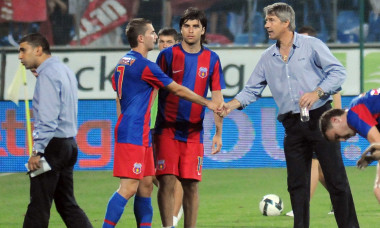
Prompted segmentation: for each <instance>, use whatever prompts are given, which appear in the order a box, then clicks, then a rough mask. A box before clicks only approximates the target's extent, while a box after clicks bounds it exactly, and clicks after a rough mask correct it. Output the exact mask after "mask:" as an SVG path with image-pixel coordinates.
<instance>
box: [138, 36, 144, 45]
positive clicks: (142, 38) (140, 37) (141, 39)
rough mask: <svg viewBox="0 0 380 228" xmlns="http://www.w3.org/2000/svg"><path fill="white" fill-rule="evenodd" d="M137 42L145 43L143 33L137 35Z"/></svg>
mask: <svg viewBox="0 0 380 228" xmlns="http://www.w3.org/2000/svg"><path fill="white" fill-rule="evenodd" d="M137 43H144V36H143V35H138V36H137Z"/></svg>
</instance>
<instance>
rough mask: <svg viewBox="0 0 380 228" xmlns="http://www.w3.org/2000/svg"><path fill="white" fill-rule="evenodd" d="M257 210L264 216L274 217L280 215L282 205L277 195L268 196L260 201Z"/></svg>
mask: <svg viewBox="0 0 380 228" xmlns="http://www.w3.org/2000/svg"><path fill="white" fill-rule="evenodd" d="M259 208H260V211H261V214H263V215H265V216H276V215H280V214H281V212H282V210H283V209H284V203H283V202H282V200H281V198H280V197H279V196H278V195H275V194H268V195H265V196H264V197H263V199H262V200H261V201H260V204H259Z"/></svg>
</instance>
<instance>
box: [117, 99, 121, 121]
mask: <svg viewBox="0 0 380 228" xmlns="http://www.w3.org/2000/svg"><path fill="white" fill-rule="evenodd" d="M116 114H117V117H119V116H120V114H121V106H120V99H119V96H117V95H116Z"/></svg>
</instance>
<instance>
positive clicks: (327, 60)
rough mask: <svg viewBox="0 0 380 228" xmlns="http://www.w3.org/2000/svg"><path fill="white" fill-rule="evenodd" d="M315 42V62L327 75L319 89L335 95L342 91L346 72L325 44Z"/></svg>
mask: <svg viewBox="0 0 380 228" xmlns="http://www.w3.org/2000/svg"><path fill="white" fill-rule="evenodd" d="M315 40H316V42H314V46H313V48H314V54H315V61H316V64H317V65H319V66H320V67H321V68H322V70H323V72H324V73H325V74H324V75H325V77H324V78H323V79H322V81H321V82H320V83H319V85H318V87H320V88H321V89H322V90H323V91H324V92H325V93H327V94H330V95H331V94H335V93H337V92H338V91H340V90H341V89H342V88H341V85H342V84H343V82H344V80H345V79H346V70H345V68H344V67H343V65H342V64H341V63H340V62H339V61H338V59H337V58H335V56H334V55H333V54H332V53H331V52H330V50H329V48H328V47H327V46H326V44H325V43H323V42H322V41H320V40H318V39H315Z"/></svg>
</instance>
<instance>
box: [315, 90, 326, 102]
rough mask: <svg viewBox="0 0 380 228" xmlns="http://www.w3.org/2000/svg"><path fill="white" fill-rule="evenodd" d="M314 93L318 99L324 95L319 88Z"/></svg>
mask: <svg viewBox="0 0 380 228" xmlns="http://www.w3.org/2000/svg"><path fill="white" fill-rule="evenodd" d="M316 92H317V95H318V97H319V99H321V98H322V97H323V96H324V95H325V92H323V90H322V89H321V88H317V90H316Z"/></svg>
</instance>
